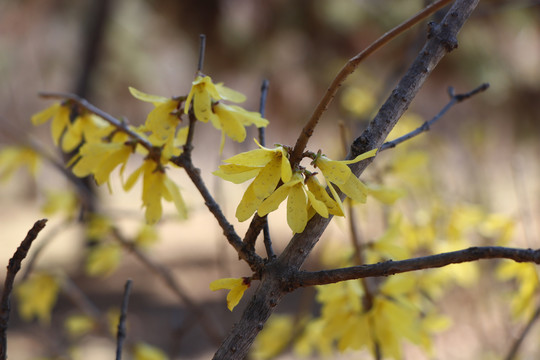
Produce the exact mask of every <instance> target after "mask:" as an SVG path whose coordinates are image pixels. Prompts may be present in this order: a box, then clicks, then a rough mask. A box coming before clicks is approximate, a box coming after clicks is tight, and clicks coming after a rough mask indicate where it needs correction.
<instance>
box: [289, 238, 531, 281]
mask: <svg viewBox="0 0 540 360" xmlns="http://www.w3.org/2000/svg"><path fill="white" fill-rule="evenodd" d="M480 259H510V260H514V261H517V262H534V263H536V264H540V250H532V249H516V248H505V247H499V246H485V247H470V248H468V249H464V250H458V251H452V252H447V253H442V254H437V255H429V256H422V257H418V258H414V259H407V260H401V261H392V260H390V261H385V262H381V263H377V264H368V265H360V266H352V267H348V268H343V269H335V270H323V271H316V272H307V271H300V272H298V273H297V274H294V275H293V278H292V279H291V281H292V283H293V284H291V286H292V287H294V288H296V287H302V286H313V285H326V284H333V283H336V282H340V281H345V280H354V279H362V278H367V277H375V276H389V275H394V274H400V273H404V272H409V271H416V270H422V269H432V268H438V267H443V266H447V265H450V264H460V263H464V262H471V261H476V260H480Z"/></svg>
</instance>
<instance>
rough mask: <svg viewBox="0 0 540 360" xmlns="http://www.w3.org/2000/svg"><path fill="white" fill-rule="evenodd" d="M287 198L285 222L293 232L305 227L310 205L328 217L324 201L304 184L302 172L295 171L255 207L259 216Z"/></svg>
mask: <svg viewBox="0 0 540 360" xmlns="http://www.w3.org/2000/svg"><path fill="white" fill-rule="evenodd" d="M286 198H288V200H287V224H289V227H290V228H291V230H292V231H293V232H294V233H301V232H302V231H304V229H305V228H306V224H307V221H308V218H309V217H308V209H309V208H310V207H312V208H313V209H314V210H315V211H316V212H317V213H319V215H321V216H322V217H325V218H327V217H328V208H327V207H326V205H325V203H324V202H322V201H320V200H317V199H316V198H315V195H313V193H312V192H311V191H309V190H308V189H307V188H306V187H305V185H304V178H303V176H302V174H300V173H298V172H296V173H294V175H293V176H292V178H291V180H290V181H288V182H286V183H285V184H283V185H281V186H280V187H279V188H278V189H277V190H276V191H274V192H273V193H272V194H271V195H270V196H268V197H267V198H266V199H265V200H264V201H263V202H262V203H261V205H260V206H259V208H258V209H257V213H258V214H259V216H265V215H267V214H268V213H270V212H272V211H275V210H276V209H277V208H278V207H279V205H280V204H281V203H282V202H283V200H285V199H286Z"/></svg>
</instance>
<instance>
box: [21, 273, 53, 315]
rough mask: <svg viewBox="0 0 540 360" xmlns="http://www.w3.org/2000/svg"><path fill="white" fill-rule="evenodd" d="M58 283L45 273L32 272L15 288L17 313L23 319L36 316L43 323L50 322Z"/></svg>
mask: <svg viewBox="0 0 540 360" xmlns="http://www.w3.org/2000/svg"><path fill="white" fill-rule="evenodd" d="M59 290H60V283H59V281H58V279H57V278H56V277H54V276H52V275H50V274H46V273H34V274H33V275H32V276H30V278H29V279H27V280H25V281H24V282H22V283H21V284H19V285H18V286H17V287H16V288H15V296H16V297H17V304H18V305H19V314H20V316H21V318H22V319H23V320H25V321H30V320H33V319H34V318H37V319H38V320H39V322H41V323H43V324H49V323H50V322H51V312H52V308H53V306H54V304H55V303H56V299H57V297H58V291H59Z"/></svg>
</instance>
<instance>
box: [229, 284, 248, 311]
mask: <svg viewBox="0 0 540 360" xmlns="http://www.w3.org/2000/svg"><path fill="white" fill-rule="evenodd" d="M248 288H249V285H248V284H244V283H242V284H241V285H239V286H235V287H233V288H232V289H231V291H229V293H228V294H227V307H228V308H229V310H230V311H233V309H234V308H235V307H236V305H238V303H239V302H240V300H241V299H242V297H243V296H244V292H245V291H246V290H247V289H248Z"/></svg>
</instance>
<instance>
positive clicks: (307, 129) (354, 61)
mask: <svg viewBox="0 0 540 360" xmlns="http://www.w3.org/2000/svg"><path fill="white" fill-rule="evenodd" d="M451 1H452V0H439V1H436V2H434V3H432V4H430V5H428V6H426V7H425V8H424V9H423V10H421V11H420V12H418V13H417V14H416V15H414V16H413V17H411V18H410V19H408V20H406V21H404V22H403V23H401V24H400V25H398V26H396V27H395V28H393V29H391V30H390V31H388V32H386V33H385V34H384V35H382V36H381V37H380V38H378V39H377V40H375V41H374V42H373V43H372V44H371V45H369V46H368V47H367V48H365V49H364V50H363V51H362V52H360V53H359V54H358V55H356V56H354V57H353V58H351V59H350V60H349V61H348V62H347V64H345V66H344V67H343V68H342V69H341V70H340V71H339V73H338V74H337V75H336V77H335V78H334V80H333V81H332V83H331V84H330V86H329V87H328V90H326V93H325V94H324V96H323V98H322V99H321V100H320V101H319V104H318V105H317V107H316V108H315V111H314V112H313V115H311V118H310V119H309V121H308V122H307V124H306V125H305V126H304V128H303V129H302V132H301V133H300V136H299V137H298V140H296V144H295V145H294V149H293V151H292V154H291V159H290V161H291V165H292V167H293V168H294V167H295V165H297V164H298V163H299V162H300V160H302V153H303V152H304V149H305V148H306V145H307V142H308V140H309V138H310V137H311V135H312V134H313V131H314V129H315V127H316V126H317V123H318V122H319V119H320V118H321V116H322V114H324V112H325V111H326V109H328V106H329V105H330V103H331V102H332V100H333V99H334V97H335V96H336V93H337V91H338V89H339V88H340V87H341V84H343V82H344V81H345V80H346V79H347V77H349V75H350V74H352V73H353V72H354V71H355V70H356V68H357V67H358V65H360V63H361V62H362V61H363V60H364V59H366V58H367V57H368V56H370V55H371V54H373V53H374V52H375V51H377V50H379V49H380V48H381V47H383V46H384V45H385V44H386V43H388V42H389V41H390V40H392V39H393V38H395V37H396V36H398V35H399V34H401V33H403V32H405V31H406V30H408V29H409V28H411V27H412V26H413V25H415V24H417V23H418V22H420V21H422V20H424V19H425V18H427V17H428V16H430V15H431V14H433V13H434V12H436V11H437V10H439V9H441V8H443V7H444V6H446V5H447V4H448V3H450V2H451Z"/></svg>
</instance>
